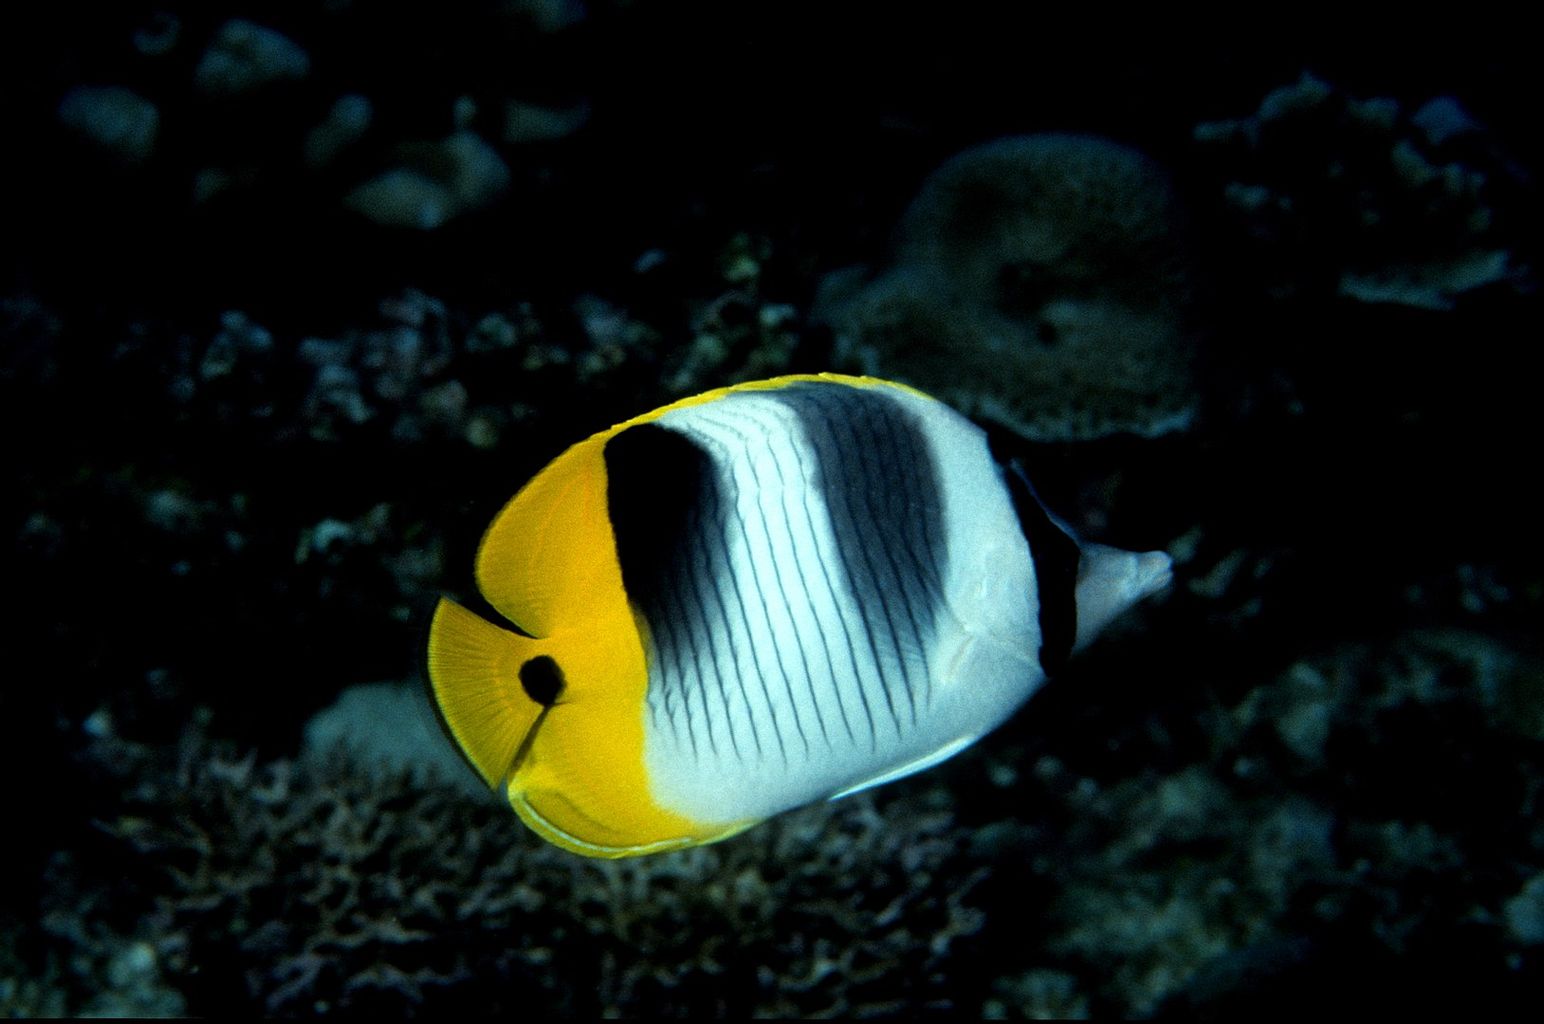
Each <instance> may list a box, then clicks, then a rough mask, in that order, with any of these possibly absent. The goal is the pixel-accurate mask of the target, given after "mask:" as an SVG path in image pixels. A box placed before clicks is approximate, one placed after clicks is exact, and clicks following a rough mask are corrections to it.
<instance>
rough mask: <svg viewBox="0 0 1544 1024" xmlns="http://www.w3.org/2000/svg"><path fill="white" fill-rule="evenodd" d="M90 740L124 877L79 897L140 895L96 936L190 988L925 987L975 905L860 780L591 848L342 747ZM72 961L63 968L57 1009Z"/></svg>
mask: <svg viewBox="0 0 1544 1024" xmlns="http://www.w3.org/2000/svg"><path fill="white" fill-rule="evenodd" d="M99 745H103V749H99V750H98V751H97V752H96V755H95V756H96V757H97V758H98V759H99V761H100V763H102V764H104V765H110V766H112V768H113V770H114V772H115V773H116V774H118V775H119V784H120V785H125V786H126V787H127V789H128V792H127V794H126V795H127V800H126V802H125V803H124V804H123V805H122V807H121V808H120V810H119V812H118V813H117V814H116V815H115V817H114V818H113V819H112V820H110V821H106V822H104V826H105V828H106V830H107V832H108V833H109V834H110V835H111V836H112V837H114V839H115V840H116V842H117V843H119V844H122V845H121V846H120V847H119V848H118V849H117V850H116V851H109V852H108V853H106V854H105V855H107V856H111V857H118V858H122V857H124V856H125V855H129V856H130V860H131V862H132V864H133V868H132V870H131V872H130V873H131V875H132V878H133V880H134V882H135V883H136V884H135V885H134V886H133V887H132V889H138V892H137V893H133V892H132V891H131V892H120V893H118V894H117V895H115V896H114V898H113V899H114V903H113V904H112V905H111V906H109V907H98V908H95V909H94V910H93V911H92V913H91V916H92V917H98V916H110V915H113V914H123V913H125V911H126V910H127V908H128V907H132V906H133V905H136V904H138V903H139V902H141V901H148V904H149V906H148V909H147V910H146V912H145V913H144V914H143V916H141V917H139V918H138V920H137V921H135V922H134V923H133V925H132V927H131V929H130V930H129V933H130V934H131V935H132V936H134V938H132V939H125V940H124V949H125V950H128V952H127V953H120V954H118V955H119V957H120V958H121V957H122V956H125V955H127V956H129V957H131V958H138V960H148V961H150V962H151V963H152V964H154V965H155V968H154V969H155V970H156V971H159V972H160V973H161V974H163V975H164V976H165V977H166V978H167V979H169V980H170V981H172V982H173V983H174V984H175V985H176V986H178V988H179V989H180V990H181V991H182V992H184V993H186V997H187V1010H188V1012H192V1013H201V1012H205V1011H209V1010H214V1009H217V1008H219V1007H221V1006H228V1005H230V1003H229V1000H230V999H231V997H232V995H233V994H234V993H244V994H245V1000H246V1003H245V1004H246V1005H250V1006H253V1007H256V1008H259V1009H261V1010H262V1011H264V1012H267V1013H277V1014H285V1013H306V1014H310V1013H325V1012H329V1011H342V1012H366V1011H369V1012H384V1013H392V1014H394V1015H397V1014H403V1013H424V1014H431V1013H435V1012H440V1011H444V1010H448V1009H455V1008H463V1009H467V1008H472V1007H479V1008H481V1009H482V1010H483V1011H497V1010H500V1009H511V1010H512V1009H518V1010H519V1011H520V1012H524V1013H539V1014H553V1013H564V1014H576V1015H581V1016H598V1015H603V1014H604V1015H613V1014H617V1013H621V1012H627V1013H647V1014H649V1015H651V1016H672V1017H675V1016H695V1015H698V1014H704V1013H708V1014H714V1015H731V1016H743V1015H747V1014H757V1015H763V1016H766V1015H771V1016H811V1015H818V1016H873V1015H875V1014H876V1013H886V1012H889V1013H893V1012H898V1011H901V1010H906V1009H913V1010H915V1009H925V1008H933V1009H937V1010H944V1009H949V1008H951V1007H952V1006H953V1004H952V1002H951V995H950V991H951V989H950V983H951V975H950V971H951V964H955V963H957V962H958V961H959V957H960V955H961V950H960V948H959V946H960V944H961V943H964V942H967V941H969V939H970V937H971V936H973V935H974V934H975V933H976V932H978V931H979V929H980V927H981V923H982V920H983V912H982V910H981V908H980V906H979V905H978V903H977V901H976V900H975V898H974V896H973V893H974V890H975V888H976V886H977V884H978V883H979V881H980V879H981V877H982V869H981V868H980V867H979V866H978V865H972V864H970V863H969V862H968V859H967V858H965V857H964V856H963V855H962V849H963V848H962V846H961V844H960V843H959V841H958V837H957V833H956V831H955V829H954V828H953V826H952V823H951V816H950V815H949V813H948V811H947V809H946V807H945V806H938V805H936V804H935V805H933V806H926V805H923V806H919V805H918V804H917V803H915V801H911V802H908V801H905V800H901V801H896V800H892V801H889V802H887V803H883V804H881V803H877V802H876V801H875V800H874V799H872V798H869V797H863V798H857V799H853V800H849V801H844V802H843V803H841V804H840V805H832V806H826V807H817V808H811V809H808V810H805V811H802V812H800V813H798V814H795V815H790V816H788V817H786V818H784V819H782V820H779V821H777V822H775V823H772V824H770V825H768V826H767V827H765V828H762V829H758V830H756V831H755V832H754V833H752V834H750V835H748V836H746V837H742V838H740V839H736V840H733V841H730V842H727V843H724V844H721V845H718V846H714V847H708V848H702V849H697V850H692V851H686V852H683V853H677V854H670V855H666V856H661V857H657V858H650V859H645V860H639V861H627V862H590V861H582V860H577V859H575V858H573V857H571V856H569V855H566V854H564V853H562V852H561V851H558V850H556V849H554V848H552V847H549V846H547V845H545V844H541V843H539V842H538V841H537V840H536V839H535V838H534V837H533V836H530V835H529V834H527V833H526V832H525V831H524V830H523V829H522V828H521V827H520V826H519V825H518V824H517V823H516V821H515V819H514V818H513V816H512V815H511V814H509V812H508V809H507V808H504V807H499V806H494V805H491V804H490V803H488V802H486V801H476V800H469V799H468V798H466V797H464V796H461V795H458V794H457V792H456V791H455V790H453V789H443V788H436V787H435V786H433V785H428V784H424V783H414V782H413V781H412V779H411V778H410V776H409V775H408V774H406V773H403V772H397V773H387V774H386V775H384V776H383V775H381V773H380V772H379V771H375V770H371V771H365V770H362V769H360V768H359V766H358V765H357V764H356V763H355V762H354V761H352V760H350V759H348V758H346V757H340V758H336V759H334V760H332V761H331V762H330V763H319V762H314V761H313V762H307V763H296V762H291V761H278V762H273V763H269V764H261V765H260V764H257V763H256V762H255V761H254V759H253V758H252V757H251V756H245V757H241V756H237V755H236V754H235V753H234V752H233V751H232V750H230V749H229V748H226V747H222V746H220V745H211V744H209V743H208V742H206V741H203V740H200V739H198V738H197V737H196V735H194V734H189V736H188V737H186V738H185V739H184V740H183V741H182V743H181V745H180V748H179V749H178V750H177V751H176V752H175V753H173V754H171V756H168V755H167V754H164V753H157V752H153V751H151V750H148V749H145V748H138V747H136V746H135V745H133V744H127V743H125V742H123V741H120V740H116V739H114V738H112V737H105V738H103V739H101V740H99ZM106 746H111V747H112V749H111V750H108V749H105V747H106ZM56 874H57V875H58V878H57V883H58V884H57V885H56V891H55V894H54V896H53V899H54V900H55V901H56V903H57V906H56V908H55V910H54V913H55V914H57V915H59V916H60V918H61V920H64V919H66V918H69V919H70V920H75V918H70V915H71V914H77V913H79V907H80V904H81V901H80V898H79V897H80V893H79V892H78V891H75V890H74V888H73V886H72V884H71V882H72V879H71V877H70V876H71V869H70V865H69V864H67V863H63V862H59V863H56ZM116 962H117V961H114V963H116ZM136 962H138V961H136ZM114 969H115V968H114V967H113V965H112V964H109V965H107V966H106V967H103V968H99V970H105V971H108V972H111V971H112V970H114ZM145 969H146V970H150V968H148V967H147V968H145ZM86 980H89V979H77V980H75V981H74V982H73V984H70V985H66V986H64V988H65V995H64V998H65V1003H64V1005H65V1007H66V1009H67V1010H68V1011H69V1012H76V1011H78V1010H80V1009H81V1008H82V1004H81V1003H80V1002H77V1001H76V1000H78V999H80V998H81V995H82V993H81V992H80V985H81V983H82V981H86ZM120 987H122V986H115V988H120ZM55 1005H57V1004H55Z"/></svg>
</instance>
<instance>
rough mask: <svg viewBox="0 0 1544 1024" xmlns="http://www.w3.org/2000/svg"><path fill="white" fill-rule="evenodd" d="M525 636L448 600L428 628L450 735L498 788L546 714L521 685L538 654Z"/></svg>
mask: <svg viewBox="0 0 1544 1024" xmlns="http://www.w3.org/2000/svg"><path fill="white" fill-rule="evenodd" d="M536 653H537V652H536V650H535V643H534V641H532V640H530V639H529V638H527V637H523V636H519V635H518V634H515V633H511V632H509V631H508V630H504V629H500V628H499V627H498V626H495V625H493V624H492V623H491V622H488V621H487V620H486V619H483V618H481V617H480V616H478V615H474V614H473V613H471V612H469V611H467V610H466V609H465V608H463V607H461V606H460V605H458V604H456V603H455V602H454V601H451V600H449V599H448V598H441V599H440V603H439V607H437V608H436V609H435V611H434V621H433V623H432V624H431V625H430V626H429V682H430V684H431V686H432V687H433V688H434V699H435V702H436V703H437V704H438V705H439V708H440V714H441V715H442V716H444V719H445V724H446V726H448V727H449V729H450V733H451V735H452V736H454V737H455V739H456V742H457V743H458V744H460V746H461V750H462V752H463V753H464V754H465V755H466V757H467V760H469V761H471V762H472V767H474V768H476V769H477V773H478V774H479V775H481V776H482V777H483V781H485V782H487V783H488V785H489V786H491V787H494V788H499V787H500V786H501V785H502V784H503V783H504V782H505V781H506V780H507V779H508V777H509V774H510V772H511V770H512V769H513V767H514V761H515V756H516V754H517V753H519V751H520V750H521V747H522V745H523V744H524V743H525V741H526V739H527V736H528V735H529V733H530V731H531V728H532V727H533V726H534V725H535V724H536V722H537V719H538V718H540V717H541V713H542V711H543V710H544V708H543V706H542V705H541V704H538V703H537V702H536V701H534V700H532V699H531V698H530V697H529V696H528V695H527V694H526V692H525V690H524V688H523V687H522V686H521V685H520V666H521V665H522V664H524V663H525V661H526V660H527V659H528V658H529V657H533V656H535V654H536Z"/></svg>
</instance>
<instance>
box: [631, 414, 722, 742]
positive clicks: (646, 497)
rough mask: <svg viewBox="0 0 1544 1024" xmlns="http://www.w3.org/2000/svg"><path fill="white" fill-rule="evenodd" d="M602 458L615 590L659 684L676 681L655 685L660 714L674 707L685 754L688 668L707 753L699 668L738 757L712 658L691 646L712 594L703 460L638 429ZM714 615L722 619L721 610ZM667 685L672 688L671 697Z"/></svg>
mask: <svg viewBox="0 0 1544 1024" xmlns="http://www.w3.org/2000/svg"><path fill="white" fill-rule="evenodd" d="M604 456H605V460H606V510H607V515H608V516H609V517H610V519H611V529H612V534H613V535H614V536H615V538H616V545H617V562H618V564H619V565H620V567H621V570H622V589H623V590H625V591H626V592H627V596H628V598H629V600H631V601H632V602H633V604H634V605H635V606H636V607H637V609H638V610H639V612H640V613H641V614H642V616H643V618H644V621H646V622H647V623H648V624H649V628H650V630H651V631H652V632H653V638H652V639H653V654H654V657H655V659H656V661H657V664H658V666H659V670H660V671H659V675H660V678H662V679H666V680H671V681H674V682H675V684H676V685H675V686H669V685H667V686H663V687H662V688H661V692H660V693H659V695H658V696H659V698H660V703H661V704H662V705H663V707H664V708H665V709H666V711H667V716H669V712H670V711H671V710H672V709H673V708H675V707H676V706H677V705H679V706H680V707H681V709H682V711H683V712H684V717H685V723H684V727H685V731H686V734H687V738H688V741H689V743H690V745H691V747H692V750H693V752H694V753H695V752H696V750H697V731H698V730H697V723H696V722H695V721H694V716H693V714H692V706H691V696H692V695H691V692H690V690H691V688H690V687H688V686H685V685H684V682H685V679H686V677H687V675H688V672H687V665H688V664H690V665H691V667H692V669H693V670H695V672H696V674H697V676H698V678H699V680H700V681H701V684H702V685H701V686H700V687H699V688H698V689H699V693H698V704H699V710H700V712H701V719H702V729H703V732H704V734H705V737H704V738H705V739H706V740H707V745H708V746H709V748H710V749H712V750H713V751H714V752H715V753H716V752H717V749H718V742H717V738H716V737H715V736H714V730H713V714H712V712H711V710H709V708H708V703H707V702H708V695H707V692H706V691H707V673H706V672H705V671H704V662H706V665H707V667H708V668H710V669H711V670H712V673H713V676H714V680H715V682H716V683H717V689H718V691H719V697H720V700H721V701H722V703H723V705H724V712H725V727H726V729H727V730H729V732H730V735H729V737H728V738H729V741H730V745H731V747H733V749H734V752H735V754H736V756H737V757H738V756H739V745H738V743H737V742H736V737H735V736H734V734H733V726H732V719H730V718H729V710H728V709H729V699H728V697H727V696H726V695H725V693H724V690H725V680H724V678H723V672H722V669H721V668H720V666H719V664H718V659H717V657H716V656H715V653H716V652H713V651H711V650H709V651H707V652H706V657H704V652H702V651H700V650H699V649H698V646H697V642H696V640H697V637H698V636H699V635H701V636H707V635H708V633H707V631H706V630H705V629H699V628H698V623H702V624H704V625H705V624H706V622H707V618H708V616H709V615H710V614H711V611H710V610H709V607H708V606H707V603H706V597H707V595H708V594H709V593H710V592H716V589H717V588H716V581H715V580H714V578H713V577H714V569H715V567H714V565H713V552H712V550H711V549H710V548H709V547H708V546H707V545H706V544H705V543H704V538H703V529H702V526H703V520H702V510H703V508H704V507H710V508H711V507H715V506H717V504H718V502H719V497H718V494H717V491H718V487H719V482H718V476H717V471H716V469H715V467H714V466H713V460H712V459H711V458H710V457H709V455H708V453H707V452H705V451H703V450H702V449H701V448H700V447H698V446H697V445H696V444H694V443H692V441H691V440H690V439H689V438H687V437H686V436H685V435H683V434H680V433H677V432H675V431H673V430H666V429H665V428H664V427H659V426H655V425H653V424H648V423H644V424H640V425H638V426H635V427H629V428H628V429H626V430H623V431H621V432H620V433H618V434H616V435H615V436H614V437H612V438H611V439H610V440H609V441H607V442H606V447H605V451H604ZM719 611H720V614H721V615H722V614H723V610H722V608H720V609H719ZM693 612H695V615H693V614H692V613H693ZM677 688H678V689H679V692H674V691H676V690H677ZM672 721H673V718H672Z"/></svg>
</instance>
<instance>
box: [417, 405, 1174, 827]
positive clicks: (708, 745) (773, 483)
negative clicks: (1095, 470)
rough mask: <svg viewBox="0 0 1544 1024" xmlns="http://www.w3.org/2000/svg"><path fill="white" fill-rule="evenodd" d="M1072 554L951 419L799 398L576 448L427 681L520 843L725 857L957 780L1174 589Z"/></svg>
mask: <svg viewBox="0 0 1544 1024" xmlns="http://www.w3.org/2000/svg"><path fill="white" fill-rule="evenodd" d="M1169 572H1170V562H1169V558H1168V556H1167V555H1165V554H1163V553H1162V552H1148V553H1146V554H1137V553H1134V552H1128V551H1121V550H1117V549H1115V548H1111V547H1106V546H1103V545H1098V544H1091V543H1083V542H1079V541H1078V540H1077V539H1075V538H1074V537H1073V536H1072V535H1071V534H1070V533H1069V531H1068V530H1067V529H1066V528H1065V527H1063V526H1062V525H1061V523H1060V522H1059V521H1058V520H1056V519H1055V518H1054V517H1052V516H1051V515H1050V514H1049V513H1048V512H1046V510H1045V509H1044V508H1043V507H1042V506H1041V504H1040V502H1039V500H1038V499H1037V497H1036V496H1035V494H1034V492H1033V490H1032V489H1031V488H1030V486H1029V484H1028V481H1027V480H1026V479H1024V477H1023V476H1022V474H1021V473H1020V472H1019V471H1018V468H1017V466H1016V465H1008V466H1004V465H1000V464H999V463H998V461H997V460H996V459H995V458H994V457H993V454H992V451H991V448H990V447H989V445H988V441H987V437H986V434H985V433H984V432H983V431H982V430H981V429H980V428H979V427H977V426H976V425H975V424H973V423H972V422H971V421H970V420H968V419H966V418H965V417H964V416H962V415H960V414H959V413H957V412H955V411H954V410H952V409H951V408H949V407H948V406H947V405H945V404H943V403H942V402H940V401H938V400H936V399H934V398H930V397H929V396H927V395H924V394H922V393H921V392H919V391H916V390H914V389H912V388H910V387H907V386H904V385H901V384H896V383H891V382H888V381H883V380H878V379H875V378H868V377H848V376H838V375H835V374H818V375H797V376H786V377H778V378H775V379H772V380H765V381H757V382H753V383H747V384H738V385H735V386H732V387H726V388H721V389H718V390H715V391H709V392H707V393H705V394H701V395H697V396H695V397H692V398H687V399H683V400H681V401H678V402H675V403H672V404H670V405H667V406H665V407H663V408H661V409H657V410H655V411H653V412H649V413H645V414H643V415H641V416H637V417H635V418H633V419H630V420H627V421H626V422H624V423H620V424H618V425H617V426H614V427H611V428H610V429H609V430H603V431H601V432H600V433H598V434H595V435H594V436H593V437H590V438H589V439H587V440H584V441H581V442H579V443H578V444H575V445H574V446H572V447H571V448H569V449H568V450H567V451H565V452H564V453H563V454H562V455H560V456H558V457H557V458H556V459H555V460H554V461H553V462H552V463H550V464H549V465H548V466H547V467H546V468H544V469H543V470H541V471H540V472H539V473H538V474H537V475H536V476H535V477H534V478H533V479H532V480H531V481H530V482H529V483H527V484H526V485H525V487H523V488H522V489H521V490H520V491H519V493H517V494H516V495H515V496H514V498H513V499H511V500H510V502H509V503H508V504H507V505H506V506H505V507H504V508H503V510H502V511H500V512H499V514H498V516H497V517H496V518H495V519H494V520H493V523H492V525H491V526H490V527H489V528H488V531H487V533H486V535H485V536H484V537H483V540H482V543H481V546H480V548H479V549H478V552H477V559H476V578H477V585H478V588H479V590H481V592H482V594H483V596H484V597H485V598H486V599H487V601H488V603H489V604H490V605H491V606H492V608H493V609H494V610H496V611H497V612H498V613H499V615H501V616H503V617H504V618H505V619H508V620H509V623H510V624H511V625H512V626H513V628H508V627H506V626H501V625H495V624H493V623H491V622H488V621H487V620H486V619H484V618H482V617H481V616H479V615H476V614H474V613H472V612H470V611H468V610H467V609H465V608H463V607H462V606H461V605H459V604H457V603H455V602H454V601H451V600H449V599H446V598H442V599H441V600H440V602H439V605H438V607H437V609H436V611H435V614H434V619H433V623H432V626H431V628H430V634H429V645H428V668H429V679H430V683H431V686H432V689H433V692H434V696H435V700H436V702H437V704H438V706H439V709H440V713H441V715H442V717H443V718H444V721H445V724H446V725H447V727H448V729H449V731H450V733H451V735H452V736H453V737H454V739H455V741H456V742H457V743H458V744H459V745H460V747H461V750H462V752H463V753H464V754H465V756H466V758H467V760H468V761H470V762H471V764H472V766H473V767H474V768H475V769H476V770H477V772H478V773H479V774H480V775H481V776H482V778H483V780H484V781H485V782H486V783H487V784H488V785H489V786H491V787H493V788H495V789H497V790H502V791H503V792H504V793H505V794H506V795H507V797H508V799H509V801H510V803H511V804H512V805H513V806H514V809H515V811H516V812H517V813H518V814H519V816H520V817H521V819H522V820H524V821H525V823H526V824H527V825H529V826H530V827H531V828H532V829H533V830H534V831H536V832H537V833H538V834H540V835H541V836H542V837H544V838H545V839H547V840H549V841H550V842H552V843H555V844H556V845H558V846H560V847H562V848H564V849H566V850H570V851H573V852H575V853H579V854H584V855H587V856H592V857H628V856H634V855H637V854H646V853H654V852H658V851H664V850H671V849H676V848H679V847H685V846H692V845H696V844H701V843H711V842H715V841H718V840H721V839H725V838H727V837H729V836H732V835H734V834H736V833H738V832H740V831H742V830H744V829H746V828H748V827H750V826H752V825H754V824H756V823H758V822H760V821H763V820H765V819H767V818H769V817H771V816H773V815H775V814H778V813H779V812H782V811H786V810H789V809H791V808H794V807H798V806H801V805H803V804H807V803H811V802H815V801H819V800H824V799H836V798H838V797H841V796H845V795H847V794H850V793H856V792H858V791H859V790H862V789H866V788H868V787H870V786H877V785H879V784H881V783H884V782H889V781H891V780H893V779H899V778H901V777H903V776H906V775H910V774H911V773H913V772H917V771H921V770H922V769H924V768H927V767H929V766H931V765H934V764H937V763H938V762H940V761H942V760H944V759H945V758H948V757H951V756H952V755H954V754H956V753H958V752H959V751H961V750H962V749H964V748H965V747H967V746H969V745H970V744H972V743H974V742H975V741H976V740H977V739H979V738H980V737H981V736H982V735H984V734H985V733H987V732H988V731H990V730H991V729H993V728H994V727H995V726H997V725H998V724H1000V723H1001V722H1002V721H1003V720H1004V719H1006V718H1007V717H1008V716H1009V715H1011V714H1012V713H1013V712H1014V711H1015V710H1016V709H1017V708H1018V707H1019V706H1020V705H1022V704H1023V703H1024V702H1025V701H1026V700H1027V699H1028V698H1029V696H1030V695H1031V694H1032V693H1034V692H1035V690H1036V689H1037V688H1038V687H1039V686H1040V685H1041V684H1042V683H1043V682H1044V681H1045V679H1046V678H1047V675H1048V674H1049V673H1052V672H1054V671H1055V670H1056V669H1057V668H1058V666H1060V665H1061V663H1062V662H1063V661H1064V660H1065V659H1066V657H1067V656H1068V655H1069V654H1070V653H1071V652H1072V651H1074V650H1075V649H1077V648H1079V647H1081V646H1082V645H1083V644H1085V643H1087V642H1088V641H1089V640H1090V639H1091V638H1092V637H1093V636H1094V634H1095V633H1097V632H1098V631H1099V630H1100V629H1101V628H1102V627H1103V626H1104V625H1105V624H1106V623H1107V622H1109V621H1110V620H1111V619H1112V618H1113V617H1114V616H1115V615H1117V614H1118V613H1119V612H1121V611H1122V610H1124V609H1125V608H1126V607H1127V606H1129V605H1130V604H1132V603H1134V602H1135V601H1137V600H1139V599H1141V598H1142V597H1144V596H1146V595H1148V594H1151V593H1153V592H1154V591H1156V590H1158V589H1159V588H1161V587H1163V586H1164V585H1166V584H1167V582H1168V580H1169Z"/></svg>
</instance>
